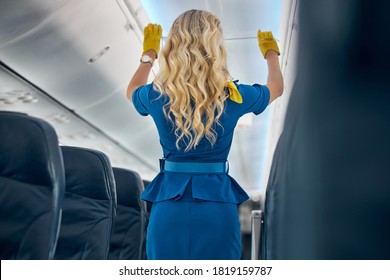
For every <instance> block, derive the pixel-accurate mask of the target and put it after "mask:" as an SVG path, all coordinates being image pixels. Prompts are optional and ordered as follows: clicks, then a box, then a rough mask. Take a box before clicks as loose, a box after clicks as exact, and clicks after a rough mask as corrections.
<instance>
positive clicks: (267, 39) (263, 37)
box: [257, 30, 280, 58]
mask: <svg viewBox="0 0 390 280" xmlns="http://www.w3.org/2000/svg"><path fill="white" fill-rule="evenodd" d="M257 39H258V40H259V47H260V51H261V53H262V54H263V56H264V58H265V56H266V54H267V52H268V51H269V50H273V51H275V52H277V53H278V55H280V51H279V48H278V44H277V43H276V40H275V38H274V36H273V35H272V32H270V31H265V32H261V30H259V31H258V32H257Z"/></svg>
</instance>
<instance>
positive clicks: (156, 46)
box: [127, 24, 162, 101]
mask: <svg viewBox="0 0 390 280" xmlns="http://www.w3.org/2000/svg"><path fill="white" fill-rule="evenodd" d="M161 36H162V29H161V26H160V25H158V24H148V25H147V26H146V27H145V29H144V43H143V46H144V50H143V53H142V57H141V61H140V62H141V64H140V65H139V66H138V69H137V71H135V73H134V75H133V77H132V78H131V80H130V83H129V85H128V86H127V98H128V99H129V100H130V101H131V98H132V96H133V92H134V90H136V89H137V88H139V87H140V86H143V85H146V83H147V82H148V77H149V74H150V70H151V69H152V66H153V62H154V60H155V59H156V58H157V56H158V52H159V50H160V40H161Z"/></svg>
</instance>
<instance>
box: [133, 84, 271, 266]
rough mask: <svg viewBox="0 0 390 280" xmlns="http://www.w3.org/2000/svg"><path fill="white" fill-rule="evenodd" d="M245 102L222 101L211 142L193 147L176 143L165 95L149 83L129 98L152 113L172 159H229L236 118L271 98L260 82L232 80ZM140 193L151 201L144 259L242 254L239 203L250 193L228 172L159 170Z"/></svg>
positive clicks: (259, 108)
mask: <svg viewBox="0 0 390 280" xmlns="http://www.w3.org/2000/svg"><path fill="white" fill-rule="evenodd" d="M236 86H237V88H238V91H239V92H240V94H241V96H242V99H243V102H242V103H241V104H239V103H236V102H234V101H232V100H230V99H227V100H226V101H225V108H224V113H223V114H222V116H221V118H220V124H221V126H219V125H216V126H215V127H214V129H215V130H216V132H217V135H218V136H217V141H216V143H215V145H214V146H213V147H211V145H210V143H209V142H208V140H207V139H205V138H204V139H202V140H201V141H200V143H199V145H198V146H197V147H196V149H193V150H190V151H188V152H184V149H183V150H178V149H177V148H176V136H175V134H174V127H173V125H172V123H171V122H170V121H169V120H167V119H166V117H165V116H164V113H163V109H162V108H163V106H164V104H165V103H166V102H167V100H168V97H167V96H166V95H161V94H160V93H159V92H157V91H155V90H154V89H153V84H148V85H145V86H141V87H139V88H138V89H137V90H135V91H134V94H133V104H134V107H135V108H136V110H137V111H138V112H139V113H140V114H141V115H143V116H146V115H151V116H152V118H153V120H154V122H155V124H156V127H157V130H158V133H159V137H160V144H161V146H162V149H163V154H164V158H165V159H166V160H169V161H173V162H223V161H226V160H227V157H228V154H229V150H230V146H231V143H232V139H233V132H234V128H235V127H236V124H237V121H238V119H239V118H240V117H241V116H243V115H244V114H246V113H250V112H253V113H254V114H256V115H257V114H260V113H261V112H263V111H264V109H265V108H266V107H267V105H268V103H269V99H270V94H269V90H268V88H267V87H265V86H262V85H258V84H255V85H252V86H251V85H244V84H236ZM141 198H142V199H143V200H145V201H149V202H152V203H153V206H152V210H151V215H150V220H149V225H148V230H147V239H146V253H147V258H148V259H171V260H179V259H184V260H191V259H194V260H200V259H209V260H211V259H226V260H227V259H240V256H241V238H240V224H239V217H238V207H237V205H239V204H240V203H242V202H244V201H246V200H247V199H248V198H249V197H248V195H247V194H246V193H245V191H244V190H243V189H242V188H241V187H240V185H239V184H238V183H237V182H236V181H235V180H234V179H233V178H232V177H230V176H229V175H228V174H203V173H201V174H199V173H196V174H194V173H191V172H188V173H182V172H179V173H178V172H169V171H166V170H161V171H160V173H159V174H158V175H157V176H156V177H155V178H154V179H153V180H152V182H151V183H150V184H149V185H148V187H147V188H146V189H145V191H144V192H143V194H142V196H141Z"/></svg>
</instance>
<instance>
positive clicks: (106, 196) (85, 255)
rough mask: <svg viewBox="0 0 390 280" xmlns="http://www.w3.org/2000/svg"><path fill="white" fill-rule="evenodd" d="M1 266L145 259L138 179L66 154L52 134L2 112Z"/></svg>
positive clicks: (86, 156) (81, 153) (71, 150)
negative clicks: (35, 261) (16, 262)
mask: <svg viewBox="0 0 390 280" xmlns="http://www.w3.org/2000/svg"><path fill="white" fill-rule="evenodd" d="M0 135H1V140H0V258H1V259H145V258H146V255H145V236H146V225H147V210H146V205H145V203H144V202H143V201H141V199H140V193H141V192H142V191H143V189H144V183H143V181H142V179H141V177H140V176H139V174H138V173H136V172H134V171H131V170H127V169H123V168H115V167H114V168H112V167H111V163H110V160H109V158H108V157H107V156H106V155H105V154H104V153H102V152H99V151H96V150H92V149H85V148H79V147H68V146H59V144H58V138H57V135H56V133H55V130H54V129H53V127H52V126H51V125H50V124H48V123H47V122H45V121H43V120H41V119H38V118H34V117H31V116H28V115H26V114H23V113H16V112H4V111H0Z"/></svg>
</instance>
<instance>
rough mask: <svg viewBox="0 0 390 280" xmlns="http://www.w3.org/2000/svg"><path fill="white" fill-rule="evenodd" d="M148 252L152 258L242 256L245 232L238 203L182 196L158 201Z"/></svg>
mask: <svg viewBox="0 0 390 280" xmlns="http://www.w3.org/2000/svg"><path fill="white" fill-rule="evenodd" d="M146 254H147V258H148V259H149V260H239V259H240V257H241V234H240V222H239V216H238V207H237V204H235V203H225V202H213V201H204V200H199V199H194V198H192V194H191V187H188V188H187V190H186V191H185V193H184V194H183V196H182V197H180V198H179V199H171V200H166V201H159V202H154V203H153V206H152V210H151V215H150V220H149V225H148V230H147V237H146Z"/></svg>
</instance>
